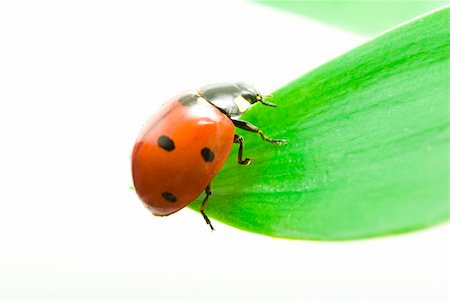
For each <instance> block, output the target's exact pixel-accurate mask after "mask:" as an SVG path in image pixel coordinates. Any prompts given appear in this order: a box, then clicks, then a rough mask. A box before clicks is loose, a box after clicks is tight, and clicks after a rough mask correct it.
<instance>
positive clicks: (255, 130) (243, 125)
mask: <svg viewBox="0 0 450 301" xmlns="http://www.w3.org/2000/svg"><path fill="white" fill-rule="evenodd" d="M231 121H232V122H233V124H234V125H235V126H236V127H238V128H240V129H243V130H245V131H249V132H252V133H257V134H259V135H260V136H261V138H262V140H264V141H267V142H269V143H273V144H278V145H281V144H285V143H286V140H284V139H272V138H269V137H267V136H266V135H264V133H263V132H262V131H261V130H260V129H258V128H257V127H256V126H254V125H253V124H251V123H249V122H247V121H243V120H237V119H231Z"/></svg>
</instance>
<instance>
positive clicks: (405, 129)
mask: <svg viewBox="0 0 450 301" xmlns="http://www.w3.org/2000/svg"><path fill="white" fill-rule="evenodd" d="M449 11H450V10H449V8H448V7H447V8H444V9H442V10H440V11H436V12H434V13H432V14H429V15H426V16H423V17H421V18H419V19H417V20H414V21H412V22H410V23H408V24H406V25H403V26H401V27H398V28H396V29H394V30H392V31H390V32H387V33H385V34H383V35H381V36H379V37H377V38H375V39H373V40H372V41H370V42H368V43H366V44H364V45H362V46H361V47H358V48H357V49H354V50H353V51H351V52H349V53H347V54H345V55H343V56H341V57H339V58H337V59H335V60H333V61H331V62H329V63H327V64H325V65H323V66H321V67H320V68H318V69H316V70H314V71H312V72H310V73H309V74H306V75H305V76H303V77H301V78H299V79H297V80H295V81H293V82H291V83H289V84H287V85H286V86H285V87H283V88H281V89H279V90H278V91H276V92H275V93H273V98H272V99H271V101H273V102H275V103H277V104H278V107H277V108H270V107H264V106H261V105H257V106H255V107H254V108H253V109H252V110H251V111H250V112H248V113H246V114H245V115H244V116H243V117H242V119H243V120H247V121H249V122H251V123H253V124H255V125H258V126H259V127H260V128H261V129H263V130H264V131H265V132H266V134H268V135H269V136H272V137H274V138H285V139H287V140H288V142H289V143H288V145H286V146H276V145H271V144H268V143H265V142H262V141H261V140H260V139H259V138H258V137H256V135H252V134H249V133H246V132H239V134H241V135H244V136H245V139H246V148H245V156H249V157H252V158H254V162H253V163H252V164H251V165H249V166H238V165H237V163H236V151H237V150H236V149H234V150H233V153H232V154H231V155H230V158H229V159H228V161H227V163H226V164H225V166H224V168H223V169H222V171H221V172H220V173H219V174H218V176H217V177H216V179H215V180H214V181H213V183H212V188H213V196H212V197H211V199H210V202H209V205H208V209H207V212H208V215H209V216H210V217H212V218H214V219H217V220H219V221H222V222H224V223H227V224H229V225H232V226H235V227H238V228H241V229H244V230H247V231H252V232H257V233H261V234H265V235H270V236H277V237H285V238H293V239H314V240H348V239H359V238H367V237H373V236H381V235H389V234H394V233H401V232H407V231H411V230H415V229H421V228H424V227H428V226H431V225H434V224H437V223H440V222H443V221H446V220H448V218H449V169H450V167H449V141H450V114H449V57H450V55H449V46H450V27H449V26H448V25H449ZM300 59H301V58H300ZM199 202H200V200H197V201H196V202H195V203H193V204H192V205H191V207H192V208H195V209H196V210H197V209H198V207H199Z"/></svg>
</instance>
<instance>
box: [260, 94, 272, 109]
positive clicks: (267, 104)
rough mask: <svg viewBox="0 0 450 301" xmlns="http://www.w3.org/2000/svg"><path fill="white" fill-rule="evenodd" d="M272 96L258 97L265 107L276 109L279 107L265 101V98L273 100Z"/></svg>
mask: <svg viewBox="0 0 450 301" xmlns="http://www.w3.org/2000/svg"><path fill="white" fill-rule="evenodd" d="M271 97H272V95H270V94H269V95H260V97H258V100H259V102H261V103H262V104H263V105H265V106H269V107H276V106H277V105H276V104H274V103H272V102H268V101H264V98H271Z"/></svg>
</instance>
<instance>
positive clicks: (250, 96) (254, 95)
mask: <svg viewBox="0 0 450 301" xmlns="http://www.w3.org/2000/svg"><path fill="white" fill-rule="evenodd" d="M236 86H237V87H238V89H239V91H240V94H241V95H240V96H241V97H242V98H243V99H245V100H246V101H247V102H248V103H249V104H251V105H252V104H255V103H257V102H260V103H262V104H263V105H266V106H271V107H276V105H275V104H274V103H271V102H268V101H265V100H264V98H269V97H272V96H271V95H262V94H261V93H259V92H258V91H257V90H256V89H255V88H254V87H253V86H250V85H248V84H246V83H236ZM242 113H243V112H242Z"/></svg>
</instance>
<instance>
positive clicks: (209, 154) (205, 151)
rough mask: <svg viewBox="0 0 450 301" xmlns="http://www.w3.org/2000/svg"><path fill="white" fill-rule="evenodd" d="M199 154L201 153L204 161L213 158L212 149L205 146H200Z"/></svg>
mask: <svg viewBox="0 0 450 301" xmlns="http://www.w3.org/2000/svg"><path fill="white" fill-rule="evenodd" d="M201 154H202V157H203V160H205V162H212V161H213V160H214V153H213V151H212V150H210V149H209V148H207V147H204V148H202V151H201Z"/></svg>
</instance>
